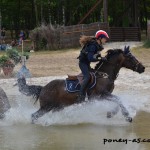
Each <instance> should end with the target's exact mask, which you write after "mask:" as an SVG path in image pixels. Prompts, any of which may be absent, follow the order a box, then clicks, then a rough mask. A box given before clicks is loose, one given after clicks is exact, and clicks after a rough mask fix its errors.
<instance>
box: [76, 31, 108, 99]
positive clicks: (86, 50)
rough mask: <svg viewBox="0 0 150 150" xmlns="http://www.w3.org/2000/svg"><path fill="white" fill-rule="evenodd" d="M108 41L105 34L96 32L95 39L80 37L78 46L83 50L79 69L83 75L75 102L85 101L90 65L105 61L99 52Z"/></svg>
mask: <svg viewBox="0 0 150 150" xmlns="http://www.w3.org/2000/svg"><path fill="white" fill-rule="evenodd" d="M108 39H109V36H108V34H107V32H105V31H103V30H98V31H97V32H96V34H95V37H90V36H82V37H81V38H80V41H79V42H80V44H81V45H83V48H82V50H81V52H80V55H79V57H78V58H79V68H80V69H81V72H82V74H83V78H84V81H83V83H82V84H81V88H80V91H79V94H78V98H77V101H78V102H82V101H84V100H85V96H86V87H87V85H88V83H89V80H90V63H91V62H96V61H99V60H100V59H101V60H102V61H106V60H107V59H106V58H105V57H101V54H100V51H102V50H103V49H104V48H103V44H105V42H106V41H107V40H108Z"/></svg>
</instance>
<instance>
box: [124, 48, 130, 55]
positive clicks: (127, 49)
mask: <svg viewBox="0 0 150 150" xmlns="http://www.w3.org/2000/svg"><path fill="white" fill-rule="evenodd" d="M129 53H130V46H127V47H126V46H125V47H124V54H129Z"/></svg>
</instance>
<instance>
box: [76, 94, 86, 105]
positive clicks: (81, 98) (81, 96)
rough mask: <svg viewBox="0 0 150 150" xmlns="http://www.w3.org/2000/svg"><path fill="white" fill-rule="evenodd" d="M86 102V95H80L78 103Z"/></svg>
mask: <svg viewBox="0 0 150 150" xmlns="http://www.w3.org/2000/svg"><path fill="white" fill-rule="evenodd" d="M83 101H85V95H82V94H79V95H78V97H77V103H81V102H83Z"/></svg>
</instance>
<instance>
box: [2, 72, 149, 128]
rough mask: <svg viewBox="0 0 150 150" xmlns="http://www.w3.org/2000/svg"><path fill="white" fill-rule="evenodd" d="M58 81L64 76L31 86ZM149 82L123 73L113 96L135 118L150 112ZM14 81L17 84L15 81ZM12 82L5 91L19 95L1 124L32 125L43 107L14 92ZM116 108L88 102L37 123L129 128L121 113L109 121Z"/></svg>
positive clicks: (106, 104)
mask: <svg viewBox="0 0 150 150" xmlns="http://www.w3.org/2000/svg"><path fill="white" fill-rule="evenodd" d="M55 78H60V77H47V78H46V77H45V78H35V79H34V78H33V79H31V80H32V83H30V84H33V83H37V84H41V83H42V84H43V85H45V84H46V83H48V82H49V81H50V80H54V79H55ZM61 78H64V77H61ZM41 79H42V80H41ZM149 80H150V76H149V75H145V74H140V75H139V74H137V73H134V72H131V71H127V70H122V71H121V72H120V75H119V77H118V79H117V81H116V82H115V84H116V86H115V90H114V92H113V94H115V95H117V96H118V97H119V99H120V100H121V101H122V103H123V104H124V106H125V107H126V108H127V110H128V111H129V113H130V116H131V117H133V119H134V117H135V116H136V113H137V112H138V111H141V110H144V111H147V112H150V109H149V108H150V102H149V98H150V95H149V89H150V83H149ZM10 81H11V82H13V80H10ZM10 81H8V83H7V82H6V81H4V82H5V85H6V88H7V89H4V90H7V91H9V93H10V95H12V97H13V96H14V93H15V96H14V98H13V100H11V102H12V103H15V104H14V105H13V106H12V108H11V109H10V110H9V111H8V112H7V113H6V118H5V119H4V120H3V121H0V125H13V124H20V123H22V124H29V123H31V114H32V113H34V112H36V111H37V110H38V109H39V104H37V105H36V106H34V105H33V103H34V100H33V99H32V98H29V97H26V96H25V95H21V94H20V93H19V92H18V89H17V88H16V89H14V88H13V93H11V91H12V89H11V87H10V89H9V88H8V84H11V82H10ZM41 81H43V82H41ZM6 83H7V84H6ZM0 84H2V83H0ZM115 107H116V104H114V103H112V102H108V101H105V100H103V101H98V100H94V101H91V102H84V103H82V104H78V105H77V104H75V105H72V106H69V107H66V108H64V109H63V110H61V111H58V112H49V113H47V114H45V115H44V116H43V117H41V118H39V120H38V121H37V124H40V125H43V126H50V125H69V124H70V125H75V124H85V123H92V124H102V125H127V124H128V123H127V122H126V121H125V118H124V117H123V116H122V114H121V112H120V110H119V113H118V114H117V115H115V116H114V117H113V118H110V119H108V118H107V117H106V114H107V111H110V110H112V109H113V108H115Z"/></svg>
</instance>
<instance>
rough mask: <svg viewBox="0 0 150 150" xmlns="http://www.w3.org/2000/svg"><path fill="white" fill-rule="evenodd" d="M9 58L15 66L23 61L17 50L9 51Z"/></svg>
mask: <svg viewBox="0 0 150 150" xmlns="http://www.w3.org/2000/svg"><path fill="white" fill-rule="evenodd" d="M7 56H8V57H9V58H10V59H11V60H13V61H14V63H15V65H16V64H18V63H19V62H20V61H21V56H20V54H19V52H18V51H17V50H16V49H10V50H7Z"/></svg>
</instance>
